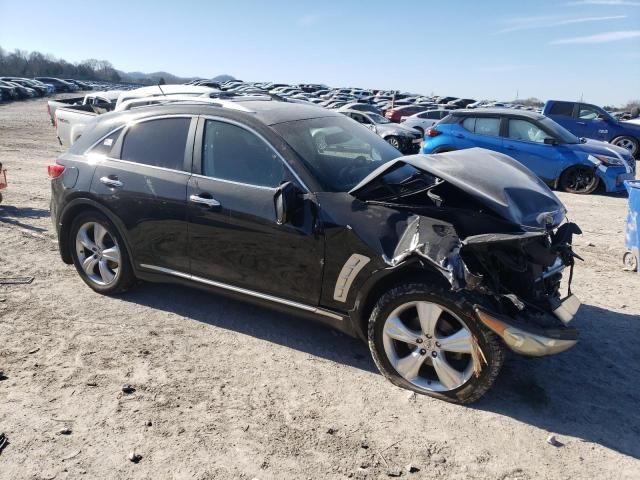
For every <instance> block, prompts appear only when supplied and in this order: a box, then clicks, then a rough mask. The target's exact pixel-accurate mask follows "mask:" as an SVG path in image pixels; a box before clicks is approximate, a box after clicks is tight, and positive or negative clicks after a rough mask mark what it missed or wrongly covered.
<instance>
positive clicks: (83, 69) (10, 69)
mask: <svg viewBox="0 0 640 480" xmlns="http://www.w3.org/2000/svg"><path fill="white" fill-rule="evenodd" d="M0 75H3V76H7V77H60V78H74V79H76V80H97V81H106V82H119V81H121V80H122V79H121V77H120V74H119V73H118V71H117V70H116V69H115V68H114V67H113V65H112V64H111V62H109V61H107V60H96V59H95V58H90V59H88V60H83V61H82V62H78V63H71V62H67V61H66V60H63V59H57V58H55V57H54V56H53V55H49V54H43V53H40V52H27V51H26V50H18V49H16V50H14V51H13V52H11V53H9V52H7V51H5V50H4V49H3V48H2V47H1V46H0Z"/></svg>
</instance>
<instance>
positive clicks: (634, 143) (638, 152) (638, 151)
mask: <svg viewBox="0 0 640 480" xmlns="http://www.w3.org/2000/svg"><path fill="white" fill-rule="evenodd" d="M611 144H612V145H616V146H618V147H621V148H624V149H625V150H628V151H629V153H631V156H632V157H633V158H640V141H638V139H637V138H634V137H630V136H628V135H621V136H619V137H616V138H614V139H613V140H611Z"/></svg>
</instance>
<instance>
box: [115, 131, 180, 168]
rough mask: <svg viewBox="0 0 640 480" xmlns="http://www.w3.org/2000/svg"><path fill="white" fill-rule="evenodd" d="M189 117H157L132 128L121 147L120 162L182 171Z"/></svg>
mask: <svg viewBox="0 0 640 480" xmlns="http://www.w3.org/2000/svg"><path fill="white" fill-rule="evenodd" d="M190 124H191V119H190V118H160V119H157V120H149V121H147V122H140V123H138V124H136V125H133V126H132V127H131V128H130V129H129V130H128V131H127V134H126V137H125V138H124V142H123V145H122V154H121V155H120V158H121V159H122V160H128V161H130V162H136V163H142V164H144V165H151V166H154V167H163V168H170V169H172V170H184V154H185V148H186V146H187V134H188V132H189V125H190Z"/></svg>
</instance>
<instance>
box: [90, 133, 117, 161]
mask: <svg viewBox="0 0 640 480" xmlns="http://www.w3.org/2000/svg"><path fill="white" fill-rule="evenodd" d="M121 133H122V129H118V130H116V131H115V132H113V133H111V134H110V135H108V136H107V137H105V138H103V139H102V140H100V143H98V144H97V145H96V146H95V147H93V148H92V149H91V151H90V152H89V153H93V154H96V155H109V154H110V153H111V149H112V148H113V146H114V145H115V143H116V141H117V140H118V137H119V136H120V134H121Z"/></svg>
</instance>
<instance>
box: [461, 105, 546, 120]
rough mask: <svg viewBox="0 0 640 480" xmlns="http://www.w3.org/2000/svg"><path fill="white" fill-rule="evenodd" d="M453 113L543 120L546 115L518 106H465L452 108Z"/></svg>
mask: <svg viewBox="0 0 640 480" xmlns="http://www.w3.org/2000/svg"><path fill="white" fill-rule="evenodd" d="M451 113H452V114H455V115H458V114H461V115H473V116H474V117H479V116H483V115H484V116H496V115H502V116H512V117H524V118H529V119H531V120H542V119H543V118H545V116H544V115H542V114H541V113H538V112H532V111H531V110H518V109H517V108H500V107H497V108H465V109H460V110H452V111H451Z"/></svg>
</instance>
